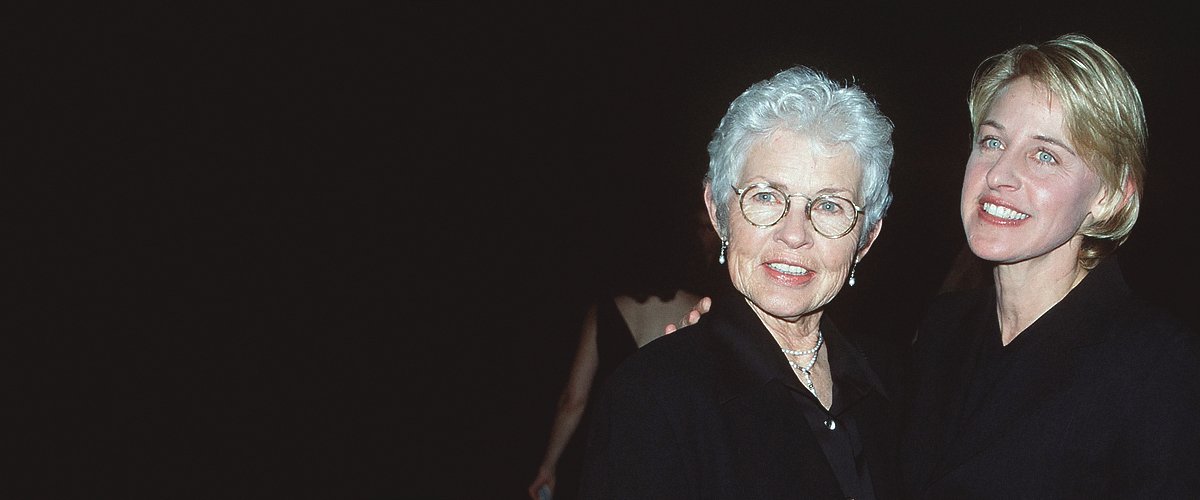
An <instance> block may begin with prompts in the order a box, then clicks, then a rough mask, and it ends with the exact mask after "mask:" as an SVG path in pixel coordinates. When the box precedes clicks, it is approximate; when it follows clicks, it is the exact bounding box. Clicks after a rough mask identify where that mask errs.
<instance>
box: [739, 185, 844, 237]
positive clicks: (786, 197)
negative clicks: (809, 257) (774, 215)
mask: <svg viewBox="0 0 1200 500" xmlns="http://www.w3.org/2000/svg"><path fill="white" fill-rule="evenodd" d="M729 187H731V188H733V192H734V193H735V194H737V197H738V211H739V212H741V213H742V218H743V219H746V222H749V223H750V224H751V225H753V226H754V227H771V226H774V225H775V224H779V221H781V220H783V218H784V217H787V214H788V212H790V211H791V210H792V197H793V196H799V197H802V198H804V199H806V200H807V202H806V203H805V204H804V216H805V217H807V218H808V224H809V225H810V226H812V228H813V230H814V231H816V232H817V234H819V235H821V236H824V237H826V238H829V239H831V240H836V239H838V238H841V237H843V236H846V235H847V234H850V232H851V231H853V230H854V226H857V225H858V217H859V216H860V215H862V214H863V208H862V207H860V206H858V204H857V203H855V202H854V201H853V200H850V199H848V198H845V197H842V196H838V195H836V194H822V195H819V196H817V197H815V198H809V197H808V195H803V194H788V193H787V192H785V191H784V190H782V189H779V188H778V187H775V185H773V184H771V183H769V182H755V183H754V184H750V185H748V186H746V187H744V188H738V187H737V186H734V185H732V184H730V185H729ZM754 187H757V188H770V189H774V190H776V191H779V192H780V193H781V194H783V213H782V214H779V218H778V219H775V222H772V223H770V224H759V223H756V222H754V221H752V220H750V217H749V216H748V215H746V206H745V201H744V198H745V197H746V193H748V192H750V188H754ZM827 198H838V199H841V200H846V202H848V203H850V206H852V207H854V219H852V220H851V221H850V226H849V227H847V228H846V230H845V231H843V232H842V234H839V235H837V236H830V235H828V234H825V233H823V232H821V230H820V229H818V228H817V224H816V223H815V222H813V218H812V206H813V203H814V202H816V201H817V200H821V199H827Z"/></svg>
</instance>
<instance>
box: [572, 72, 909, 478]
mask: <svg viewBox="0 0 1200 500" xmlns="http://www.w3.org/2000/svg"><path fill="white" fill-rule="evenodd" d="M891 131H892V124H891V122H890V121H889V120H888V119H887V118H886V117H885V116H884V115H883V114H881V113H880V111H879V109H878V108H877V106H876V105H875V103H874V102H873V101H872V100H871V99H870V97H869V96H868V95H867V94H865V93H864V92H863V91H862V90H861V89H859V88H857V87H854V86H846V85H841V84H838V83H835V82H833V81H831V80H830V79H829V78H827V77H826V76H825V75H823V74H821V73H819V72H817V71H814V70H812V69H809V68H805V67H795V68H791V69H788V70H785V71H783V72H780V73H779V74H777V75H775V76H774V77H772V78H770V79H768V80H765V81H762V82H759V83H757V84H754V85H753V86H751V87H750V88H749V89H748V90H746V91H745V92H744V93H743V94H742V95H741V96H739V97H738V98H737V99H735V100H734V101H733V103H732V104H731V105H730V107H729V110H728V112H727V113H726V115H725V117H724V118H723V119H722V120H721V123H720V125H719V126H718V128H717V130H716V132H715V133H714V137H713V139H712V141H711V143H710V144H709V148H708V149H709V154H710V162H709V171H708V175H707V176H706V178H705V191H704V192H705V203H706V204H707V206H708V210H709V214H710V218H711V221H712V224H713V226H714V228H715V229H716V231H717V233H718V234H719V235H720V237H721V240H722V248H721V256H720V261H721V262H722V263H724V262H728V270H729V277H730V281H731V285H732V286H730V287H729V288H728V290H727V291H726V292H725V295H720V294H718V295H717V300H715V301H714V303H715V305H714V306H713V307H712V309H711V311H709V312H708V314H706V315H705V316H704V318H702V319H701V320H700V321H699V322H698V323H697V324H695V325H694V326H691V327H689V328H687V329H684V330H680V331H679V332H677V333H674V334H672V335H670V336H666V337H662V338H660V339H659V340H656V341H654V342H651V343H650V344H648V345H646V346H645V347H642V348H641V349H639V350H638V352H636V353H635V354H633V355H632V356H631V357H629V358H628V359H627V360H626V362H625V363H624V364H623V365H622V366H621V367H620V368H619V369H618V370H617V371H616V372H615V373H614V374H613V375H612V376H611V377H610V379H609V380H608V382H607V383H606V385H605V387H604V392H603V394H602V395H601V398H600V400H599V401H598V403H597V407H596V408H595V410H596V412H597V413H596V415H595V420H594V421H593V423H592V425H591V427H590V433H589V443H588V449H587V451H586V456H585V466H584V474H583V485H582V494H583V497H585V498H605V499H609V498H622V499H629V498H653V499H670V498H721V499H728V498H784V497H786V498H833V497H836V498H846V497H854V498H878V497H885V496H886V495H885V493H887V492H889V491H895V490H896V489H897V486H896V483H893V481H898V474H897V471H896V467H895V465H894V451H893V448H892V444H893V440H892V436H893V435H894V434H893V432H892V431H893V429H892V428H891V418H890V416H891V415H892V410H891V403H890V401H889V399H888V397H887V395H886V391H885V389H884V387H883V385H882V383H881V379H880V377H879V376H877V375H876V373H875V372H874V371H873V370H872V368H871V367H870V366H869V365H868V363H867V362H866V359H865V358H864V357H863V355H862V354H861V353H860V352H859V350H858V349H857V348H856V347H855V345H854V344H852V343H851V342H850V341H849V340H848V339H847V338H846V337H844V336H843V335H841V334H839V332H838V331H837V329H836V328H835V326H834V323H833V321H832V320H831V319H830V318H829V317H828V316H827V315H826V314H825V306H826V305H827V304H829V303H830V301H832V300H833V299H834V297H836V296H837V294H838V292H839V291H841V289H842V286H843V285H844V284H846V283H847V282H848V283H850V284H851V285H853V284H854V270H855V265H856V264H857V263H858V261H859V260H860V259H862V258H863V257H864V256H865V255H866V254H867V252H868V250H870V248H871V244H872V243H873V242H874V241H875V238H876V237H878V236H879V232H880V229H881V228H882V225H883V223H882V218H883V216H884V213H885V211H886V210H887V207H888V205H889V204H890V202H891V192H890V189H889V187H888V176H889V168H890V165H891V160H892V143H891Z"/></svg>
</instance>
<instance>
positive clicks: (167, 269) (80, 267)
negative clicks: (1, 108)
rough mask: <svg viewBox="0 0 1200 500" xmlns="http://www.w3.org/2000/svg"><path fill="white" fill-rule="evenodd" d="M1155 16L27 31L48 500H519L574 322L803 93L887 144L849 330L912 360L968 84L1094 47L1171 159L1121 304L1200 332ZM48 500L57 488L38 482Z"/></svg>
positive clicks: (486, 17) (945, 222) (28, 406)
mask: <svg viewBox="0 0 1200 500" xmlns="http://www.w3.org/2000/svg"><path fill="white" fill-rule="evenodd" d="M1181 17H1182V16H1180V15H1179V14H1178V13H1175V12H1168V11H1155V12H1146V11H1135V12H1122V13H1110V12H1094V11H1088V12H1074V11H1071V10H1068V9H1051V8H1047V7H1044V6H1042V7H1038V8H1037V9H1024V10H1022V11H1020V12H1012V11H997V9H971V10H970V11H964V12H961V13H955V14H946V13H939V14H917V13H910V12H905V11H902V10H887V9H885V10H878V9H877V8H875V7H867V6H862V7H858V8H846V9H839V10H830V9H823V10H809V9H804V8H801V7H796V8H780V7H779V6H778V5H772V6H770V7H769V8H753V9H751V8H746V7H740V8H737V9H732V8H730V9H713V10H711V11H698V10H695V9H693V8H689V9H688V10H686V11H679V10H676V9H666V8H662V9H646V8H642V7H638V8H634V7H623V8H604V9H600V8H589V7H584V6H575V7H572V8H571V9H562V10H556V11H541V10H511V9H501V8H497V7H483V8H481V7H466V6H444V5H440V4H434V3H413V4H412V5H409V6H405V7H397V8H393V9H390V10H384V9H374V10H369V9H353V8H346V7H334V6H332V5H330V6H326V7H297V6H290V7H287V8H283V7H278V8H267V7H248V6H236V7H229V8H216V7H204V8H186V7H174V6H172V7H158V8H152V9H134V8H129V7H126V8H117V9H113V8H111V7H105V8H103V9H101V8H95V9H93V10H90V11H89V10H83V11H81V10H68V9H65V8H63V9H59V10H57V11H53V9H51V10H50V11H47V12H44V13H39V14H37V15H30V16H28V18H27V19H23V20H22V22H21V23H20V24H21V28H23V29H21V30H19V31H18V32H17V37H16V38H15V39H14V42H13V43H12V44H11V46H10V47H9V48H8V49H7V51H8V52H9V53H11V54H13V55H15V56H16V58H15V62H16V63H17V64H15V65H13V66H12V68H14V70H13V71H11V72H10V73H9V76H10V79H11V80H12V81H13V82H15V83H16V84H17V90H16V91H15V92H13V93H12V94H10V95H9V97H10V99H9V100H10V106H9V109H10V111H11V112H12V114H11V115H9V116H10V119H11V123H13V124H15V125H16V128H17V129H19V130H18V134H17V135H16V136H14V140H12V142H11V146H12V147H13V151H19V152H21V153H25V154H23V155H21V158H22V159H20V160H14V161H11V162H9V164H8V165H7V168H6V171H8V172H9V176H7V177H8V178H9V179H10V180H11V181H14V182H11V183H10V186H14V187H15V189H13V190H12V192H13V195H14V196H13V198H12V200H14V201H15V202H16V203H14V205H13V207H14V210H13V211H12V212H11V213H10V220H11V221H12V222H13V223H12V225H11V228H12V231H11V235H12V237H11V238H10V239H9V242H10V245H11V249H13V250H15V252H14V257H13V259H12V260H11V264H12V265H11V269H13V270H14V275H13V276H14V279H13V281H12V283H13V284H14V286H15V291H16V292H17V294H16V295H18V296H19V298H20V300H18V301H17V302H16V303H15V306H14V307H13V314H12V315H11V317H12V318H16V319H19V320H21V321H20V322H19V323H17V326H16V327H14V328H13V329H12V330H11V334H10V335H8V337H9V340H10V341H11V342H12V348H11V349H5V350H6V351H8V352H7V353H6V354H9V355H10V356H11V359H10V362H9V363H7V366H9V367H12V368H13V376H12V377H9V380H10V381H12V382H13V387H14V391H12V392H11V393H10V394H12V398H13V399H12V400H11V401H10V407H11V408H12V414H13V415H15V416H16V418H17V424H16V427H15V428H16V429H18V430H20V432H18V436H19V437H18V438H17V439H16V440H15V441H14V442H15V443H16V444H17V445H18V446H17V447H15V449H16V450H19V451H18V452H15V453H14V456H17V457H19V458H18V461H19V462H20V465H23V466H29V467H31V468H32V469H34V470H35V471H38V472H42V473H47V472H49V473H51V474H49V475H38V474H33V475H23V476H20V477H21V478H22V479H21V480H18V481H14V482H13V483H12V485H11V487H13V488H16V489H18V490H21V491H23V492H25V493H26V494H27V495H26V497H27V498H38V497H47V498H49V497H53V498H67V497H73V496H78V497H88V498H96V497H121V498H164V497H170V498H189V497H195V498H272V497H274V498H279V497H287V498H300V497H314V498H521V496H522V494H523V490H524V487H525V485H526V484H527V482H528V481H529V480H530V479H531V478H532V476H533V473H534V469H535V467H536V464H537V462H538V460H539V459H540V455H541V451H542V447H543V446H544V443H545V438H546V434H547V432H548V428H549V424H550V419H551V417H552V412H553V404H554V400H555V397H556V396H557V392H558V390H559V389H560V388H561V384H562V383H563V381H564V380H565V377H566V372H567V368H568V366H569V362H570V356H571V354H572V351H573V348H574V343H575V340H576V337H575V335H576V331H575V327H576V325H577V323H578V321H579V319H580V315H581V313H582V308H583V304H584V303H585V301H586V299H587V297H589V296H590V294H592V293H594V292H595V291H596V290H599V289H602V288H603V287H605V286H608V285H610V284H612V283H613V282H614V281H616V280H619V279H625V278H628V277H630V276H639V275H647V274H649V273H650V271H652V270H651V269H646V268H644V267H639V266H642V265H643V264H641V263H642V262H645V261H647V260H652V259H659V258H665V257H667V256H670V255H673V254H674V252H676V251H677V249H678V245H675V244H673V243H678V242H679V241H686V238H687V237H688V233H687V230H688V226H686V221H685V219H686V217H687V216H688V214H689V213H690V211H691V210H693V209H694V208H696V207H697V206H698V205H699V204H700V179H701V177H702V175H703V172H704V169H705V164H706V155H705V152H704V146H705V144H706V142H707V140H708V135H709V133H710V132H711V130H712V129H713V128H714V127H715V126H716V123H717V121H718V120H719V118H720V117H721V115H722V113H723V111H724V109H725V106H726V105H727V104H728V102H729V101H730V100H732V99H733V98H734V97H735V96H736V95H737V94H738V93H739V92H740V91H741V90H742V89H744V88H745V87H746V86H747V85H749V84H750V83H752V82H754V81H757V80H760V79H763V78H765V77H768V76H770V75H771V74H773V73H774V72H776V71H778V70H780V69H782V68H784V67H787V66H790V65H792V64H807V65H811V66H814V67H817V68H819V69H823V70H825V71H827V72H828V73H830V74H831V75H832V76H834V77H835V78H838V79H843V80H850V79H853V80H854V81H856V82H858V83H859V84H860V85H861V86H863V87H864V88H865V89H866V90H867V91H868V92H870V93H872V94H873V95H875V96H876V97H877V99H878V100H879V102H880V103H881V106H882V108H883V110H884V111H885V113H887V114H888V115H889V116H890V117H891V118H892V119H893V120H894V121H895V123H896V127H897V128H896V134H895V142H896V152H897V153H896V161H895V168H894V183H893V184H894V191H895V193H896V201H895V204H894V205H893V209H892V211H891V213H890V214H889V216H888V218H887V219H886V222H885V228H884V233H883V236H882V238H881V239H880V240H879V242H878V243H877V245H876V247H875V249H874V250H873V251H872V253H871V255H870V256H869V257H868V259H867V260H866V261H864V263H863V264H862V265H861V266H860V267H859V270H858V277H859V282H860V285H859V286H858V287H855V289H853V290H852V291H851V292H849V293H846V294H843V296H842V297H840V298H839V307H842V308H844V309H846V310H853V311H862V310H869V311H871V312H870V313H856V314H854V315H853V317H854V318H855V319H854V321H856V322H857V323H859V324H858V325H857V326H859V327H861V328H864V329H867V330H869V331H877V332H879V335H885V336H893V337H896V338H899V337H900V336H903V335H906V334H908V333H909V332H910V330H911V328H912V324H913V322H914V321H915V320H916V317H917V315H918V314H919V312H920V308H921V307H922V306H923V305H924V303H925V301H926V300H927V299H928V297H930V296H931V294H932V293H933V292H934V291H935V290H936V288H937V286H938V284H939V282H940V281H941V279H942V277H943V276H944V274H945V272H946V271H947V269H948V267H949V264H950V261H951V259H952V258H953V257H954V255H955V254H956V252H957V251H958V249H959V246H960V244H961V236H960V229H959V226H958V220H957V219H958V218H957V215H956V214H957V196H958V185H959V181H960V175H961V174H960V171H961V166H962V164H963V162H964V160H965V158H966V155H967V148H968V142H969V136H970V130H969V126H968V122H967V116H966V105H965V100H966V91H967V84H968V81H969V78H970V75H971V73H972V70H973V69H974V67H975V65H976V64H977V63H978V62H979V61H980V60H981V59H982V58H983V57H985V56H987V55H989V54H992V53H995V52H998V51H1000V50H1003V49H1006V48H1008V47H1010V46H1012V45H1014V44H1015V43H1017V42H1022V41H1040V40H1044V39H1047V38H1050V37H1052V36H1055V35H1058V34H1061V33H1065V32H1070V31H1079V32H1082V33H1085V34H1088V35H1091V36H1092V37H1093V38H1095V39H1096V40H1097V41H1098V42H1099V43H1100V44H1102V45H1103V46H1105V47H1107V48H1108V49H1110V50H1111V51H1112V52H1113V53H1114V54H1115V55H1116V56H1117V57H1118V58H1119V59H1120V60H1121V61H1122V62H1123V63H1124V64H1125V65H1126V67H1127V68H1128V69H1129V71H1130V72H1131V73H1132V74H1133V76H1134V78H1135V80H1136V81H1137V83H1138V85H1139V86H1140V88H1141V91H1142V95H1143V98H1144V100H1145V103H1146V107H1147V113H1148V115H1149V123H1150V130H1151V143H1150V151H1151V153H1150V175H1149V178H1148V187H1147V192H1146V194H1147V196H1146V201H1145V203H1144V206H1143V212H1142V213H1143V218H1142V220H1141V222H1139V224H1138V227H1137V229H1136V230H1135V231H1134V234H1133V237H1132V239H1131V240H1130V242H1129V243H1128V244H1127V246H1126V247H1125V248H1124V249H1123V250H1122V253H1123V254H1125V255H1127V256H1128V258H1126V259H1124V261H1123V263H1124V267H1125V271H1126V274H1127V275H1128V278H1129V279H1130V281H1131V282H1132V283H1133V285H1134V286H1135V287H1136V288H1137V289H1139V290H1140V291H1142V292H1143V293H1145V294H1146V295H1149V296H1151V297H1152V298H1154V299H1156V300H1159V301H1161V302H1162V303H1163V304H1165V305H1167V306H1168V307H1170V308H1172V309H1173V310H1175V311H1177V312H1178V313H1180V314H1181V315H1183V316H1184V317H1185V318H1186V319H1187V320H1188V321H1190V322H1192V324H1197V323H1198V322H1197V316H1196V313H1195V311H1194V307H1191V304H1190V303H1189V302H1190V301H1189V300H1188V299H1189V298H1190V297H1191V294H1190V292H1188V291H1187V290H1189V289H1190V286H1189V285H1190V284H1191V283H1193V282H1194V281H1195V280H1196V278H1197V269H1196V263H1195V259H1193V258H1191V255H1190V250H1191V249H1192V248H1193V247H1194V245H1195V244H1194V243H1193V242H1191V241H1190V238H1188V237H1186V236H1185V235H1188V234H1191V233H1192V232H1193V231H1194V227H1195V226H1194V224H1193V223H1192V221H1191V217H1189V216H1188V215H1187V214H1188V213H1189V209H1190V208H1191V204H1190V201H1191V200H1190V194H1191V192H1192V190H1193V189H1194V186H1195V185H1196V183H1195V181H1196V173H1195V169H1193V168H1192V165H1191V163H1190V161H1189V160H1190V158H1191V157H1192V156H1193V155H1194V151H1193V147H1192V146H1193V143H1194V140H1195V137H1194V135H1195V133H1194V132H1195V129H1196V127H1195V120H1194V117H1195V116H1197V115H1198V114H1200V113H1197V111H1198V110H1197V104H1196V100H1195V99H1193V96H1192V94H1193V92H1194V87H1195V83H1194V82H1195V77H1196V68H1197V65H1196V62H1195V57H1194V52H1195V50H1194V49H1195V48H1196V43H1195V41H1194V40H1193V39H1192V37H1191V36H1190V35H1189V32H1188V31H1187V30H1185V29H1182V27H1177V26H1179V24H1181V23H1179V22H1178V21H1177V18H1181ZM43 477H45V478H46V479H42V478H43Z"/></svg>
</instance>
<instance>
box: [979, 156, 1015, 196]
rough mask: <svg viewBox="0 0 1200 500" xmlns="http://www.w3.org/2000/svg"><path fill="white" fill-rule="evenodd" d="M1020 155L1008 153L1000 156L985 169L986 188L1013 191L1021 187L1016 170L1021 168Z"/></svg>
mask: <svg viewBox="0 0 1200 500" xmlns="http://www.w3.org/2000/svg"><path fill="white" fill-rule="evenodd" d="M1021 165H1022V164H1021V159H1020V155H1014V154H1011V153H1009V152H1008V151H1004V152H1003V153H1001V154H1000V156H999V157H998V158H996V161H995V162H994V163H992V164H991V165H990V166H988V167H987V169H988V170H987V175H986V179H987V183H988V187H989V188H992V189H995V190H1004V189H1007V190H1015V189H1017V188H1019V187H1020V186H1021V182H1020V176H1019V175H1018V173H1017V170H1018V169H1019V168H1021Z"/></svg>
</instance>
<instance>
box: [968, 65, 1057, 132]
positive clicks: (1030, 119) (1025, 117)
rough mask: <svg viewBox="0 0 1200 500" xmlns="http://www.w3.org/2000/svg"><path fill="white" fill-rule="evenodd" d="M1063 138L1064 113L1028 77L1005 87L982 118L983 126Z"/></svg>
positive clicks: (1045, 89)
mask: <svg viewBox="0 0 1200 500" xmlns="http://www.w3.org/2000/svg"><path fill="white" fill-rule="evenodd" d="M989 123H990V124H992V125H994V126H996V127H998V128H1004V129H1018V130H1023V131H1028V132H1040V133H1054V135H1055V136H1058V137H1060V138H1064V139H1065V138H1066V110H1065V108H1063V106H1062V101H1061V99H1059V98H1058V96H1056V95H1054V93H1053V92H1051V91H1050V89H1049V88H1048V87H1046V86H1045V85H1043V84H1041V83H1036V82H1034V81H1033V80H1031V79H1029V77H1021V78H1018V79H1016V80H1013V81H1012V82H1010V83H1009V84H1008V85H1005V86H1004V87H1002V88H1001V89H1000V91H999V92H997V94H996V99H995V101H993V103H992V106H991V107H990V108H989V109H988V112H987V114H986V115H985V116H984V122H983V124H984V125H986V124H989Z"/></svg>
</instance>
